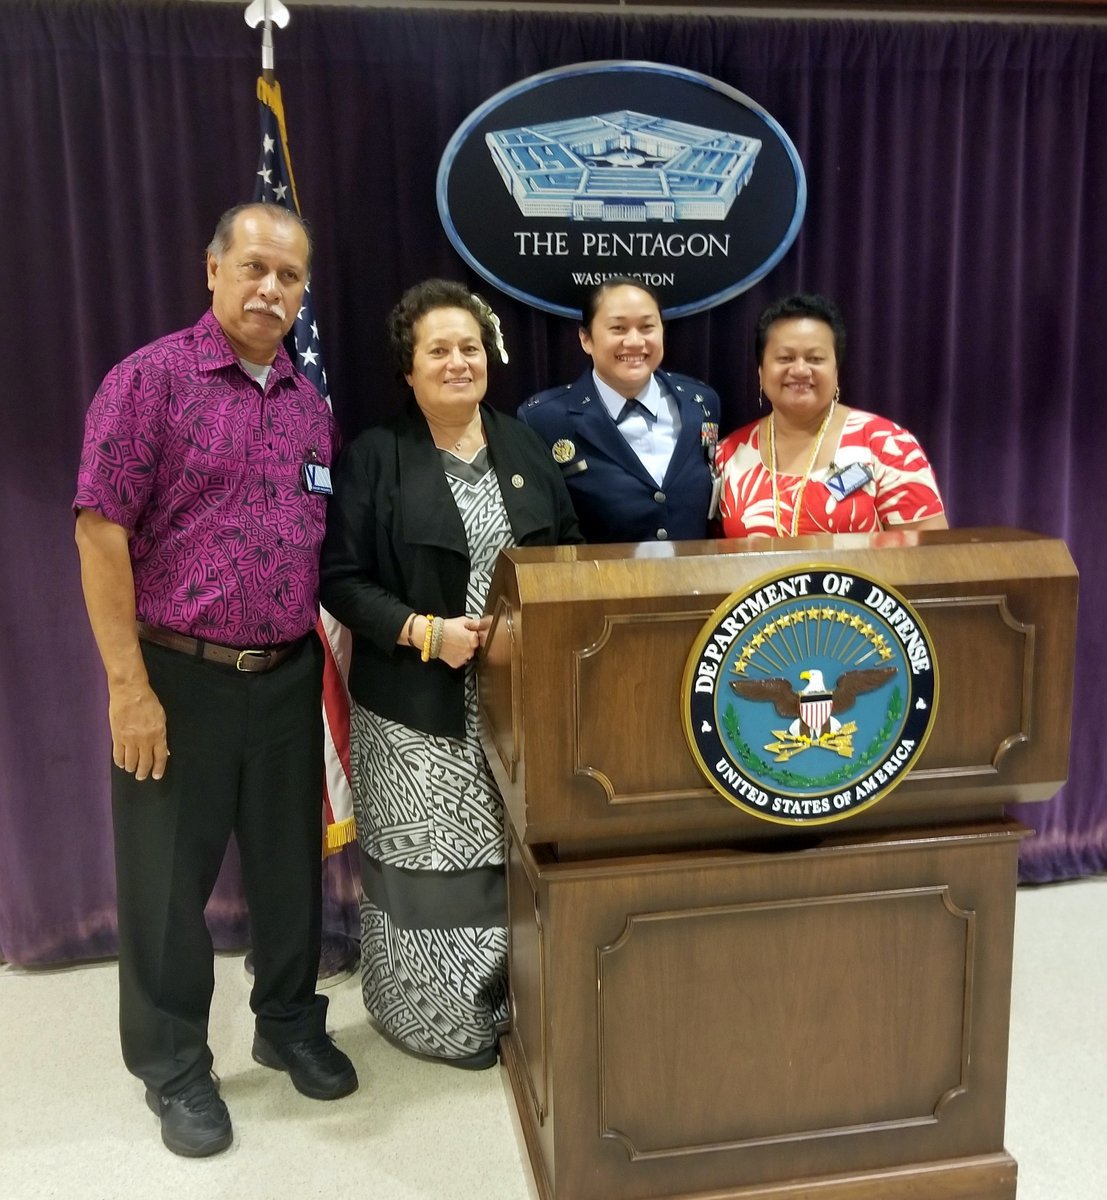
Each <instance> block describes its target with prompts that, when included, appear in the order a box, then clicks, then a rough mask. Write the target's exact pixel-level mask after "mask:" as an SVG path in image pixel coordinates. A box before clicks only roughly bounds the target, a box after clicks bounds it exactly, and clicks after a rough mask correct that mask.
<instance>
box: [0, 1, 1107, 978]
mask: <svg viewBox="0 0 1107 1200" xmlns="http://www.w3.org/2000/svg"><path fill="white" fill-rule="evenodd" d="M276 42H277V76H278V78H279V79H280V81H281V84H282V88H283V91H284V98H285V106H286V110H287V116H288V122H289V135H290V139H291V150H292V160H293V166H294V169H295V171H296V177H297V184H298V189H299V194H300V201H301V204H302V206H303V209H304V211H305V214H306V215H307V216H308V217H309V219H311V221H312V222H313V224H314V226H315V229H316V232H317V235H318V252H317V258H316V271H315V281H314V285H313V291H314V295H315V300H316V306H317V312H318V314H319V317H320V321H321V325H322V330H323V336H324V339H325V344H326V348H327V356H328V361H329V364H330V382H331V387H332V395H333V396H334V400H335V407H336V411H337V412H338V415H339V418H340V420H341V422H342V424H343V426H344V428H345V430H346V432H347V434H348V435H352V434H353V433H355V432H356V431H357V430H358V429H360V428H361V427H363V426H365V425H367V424H369V423H372V422H374V421H377V420H379V419H380V418H382V417H383V416H385V415H387V414H388V413H389V412H390V411H391V410H392V409H393V408H394V407H395V406H396V405H397V403H398V402H399V394H398V392H397V390H396V387H395V385H394V384H393V383H392V381H391V379H390V378H389V373H388V369H387V365H386V363H385V361H384V355H383V351H382V340H383V339H382V335H381V331H382V328H383V320H384V315H385V313H386V312H387V310H388V308H389V307H390V306H391V304H392V303H394V301H395V299H396V298H397V297H398V295H399V293H400V291H401V290H402V289H403V288H404V287H405V286H406V285H408V284H409V283H411V282H413V281H415V280H417V279H419V278H422V277H424V276H426V275H429V274H446V275H453V276H455V277H465V275H466V272H465V270H464V269H463V267H462V264H461V262H460V260H459V259H458V258H457V257H456V255H455V254H454V252H453V250H452V249H451V248H450V246H449V243H448V241H447V239H446V237H445V235H444V233H443V232H442V230H441V227H440V225H439V221H438V217H437V211H436V208H435V199H434V180H435V172H436V169H437V163H438V157H439V155H440V154H441V151H442V149H443V147H444V145H445V143H446V141H447V139H448V138H449V136H450V134H451V133H452V132H453V131H454V129H455V128H456V127H457V125H458V124H459V123H460V122H461V120H462V119H463V118H464V117H465V116H466V115H467V114H468V113H469V112H470V111H472V109H474V108H475V107H476V106H477V105H478V104H479V103H481V102H482V101H483V100H485V99H486V98H487V97H488V96H490V95H492V94H493V93H494V92H496V91H498V90H499V89H500V88H503V87H506V86H507V85H509V84H511V83H514V82H516V81H517V80H519V79H521V78H524V77H525V76H528V75H531V74H534V73H536V72H538V71H542V70H547V69H550V68H553V67H556V66H560V65H564V64H568V63H572V62H578V61H584V60H600V59H610V58H629V59H642V60H650V61H655V62H665V63H671V64H674V65H677V66H682V67H687V68H690V69H692V70H697V71H701V72H703V73H705V74H707V75H710V76H713V77H715V78H717V79H720V80H723V81H724V82H726V83H728V84H730V85H732V86H734V87H736V88H738V89H739V90H740V91H742V92H745V93H746V94H747V95H749V96H750V97H752V98H753V99H755V100H756V101H757V102H758V103H760V104H762V105H763V106H764V107H765V108H766V109H767V110H768V111H769V112H770V113H772V115H773V116H774V117H776V119H777V120H778V121H780V123H781V124H782V125H783V127H784V128H785V129H786V130H787V131H788V132H789V134H790V135H791V137H792V138H793V140H794V141H795V142H796V145H797V147H798V149H799V152H800V155H801V157H802V159H803V162H804V165H805V169H806V172H807V181H808V188H809V200H808V207H807V216H806V219H805V222H804V226H803V230H802V233H801V235H800V237H799V239H798V241H797V242H796V244H795V246H794V247H793V248H792V250H791V251H790V252H789V253H788V254H787V255H786V256H785V258H784V260H783V262H782V263H781V264H780V265H779V266H778V267H777V268H776V269H775V270H774V271H773V272H772V273H771V274H770V275H769V276H768V277H767V278H766V279H765V280H763V281H762V282H761V283H760V284H759V285H758V286H757V287H756V288H754V289H753V290H751V291H750V292H748V293H747V294H745V295H744V296H741V297H739V298H737V299H735V300H733V301H731V302H730V303H728V304H726V305H724V306H722V307H721V308H719V309H716V310H714V311H713V312H711V313H710V314H704V315H702V316H698V317H690V318H686V319H685V320H683V321H680V322H677V323H674V324H673V325H672V326H671V327H670V328H669V330H668V339H669V346H668V350H667V355H666V361H667V363H668V364H669V365H671V366H674V367H677V368H679V369H681V370H685V371H689V372H691V373H693V374H696V375H699V376H700V377H702V378H705V379H708V380H709V381H710V382H711V383H712V384H713V385H714V386H715V387H716V388H717V389H718V391H719V392H720V394H721V395H722V397H723V401H724V427H726V428H732V427H733V426H735V425H736V424H738V423H739V422H742V421H745V420H748V419H750V418H751V416H752V413H753V411H754V397H755V395H756V387H755V371H754V364H753V361H752V353H751V350H750V341H751V327H752V322H753V319H754V317H755V316H756V313H757V312H758V311H759V310H760V308H761V307H762V306H763V305H764V304H765V303H766V302H767V301H768V300H770V299H772V298H773V297H775V296H777V295H779V294H782V293H784V292H786V291H789V290H792V289H794V288H797V287H802V288H804V289H807V290H821V291H825V292H827V293H829V294H831V295H833V296H835V297H836V298H837V299H838V300H839V302H840V303H841V305H842V307H843V309H844V311H845V314H846V317H847V321H848V323H849V327H850V353H849V358H848V362H847V363H846V366H845V371H844V373H843V381H842V391H843V397H844V398H845V399H846V400H847V401H848V402H852V403H854V404H857V405H860V406H862V407H866V408H872V409H876V410H878V411H881V412H884V413H887V414H888V415H890V416H893V417H895V418H896V419H898V420H901V421H902V422H903V423H904V424H906V425H908V426H909V427H910V428H911V429H912V430H913V431H914V432H915V433H916V434H917V435H918V436H919V438H920V439H921V440H922V442H923V444H924V445H925V446H926V447H927V449H928V450H929V452H930V454H931V457H932V459H933V460H934V463H935V465H936V468H937V470H938V474H939V478H940V480H941V481H942V484H943V487H944V491H945V494H946V497H947V500H948V503H949V507H950V510H951V518H952V520H953V522H954V523H955V524H957V525H962V526H965V525H1014V526H1021V527H1024V528H1030V529H1035V530H1039V531H1042V532H1046V533H1050V534H1054V535H1057V536H1060V537H1063V538H1065V539H1066V541H1067V542H1068V545H1069V546H1070V548H1071V550H1072V553H1073V556H1074V558H1075V559H1076V562H1077V565H1078V566H1079V568H1080V570H1081V574H1082V580H1083V588H1082V599H1081V612H1080V624H1079V664H1078V669H1077V694H1078V697H1084V696H1086V695H1089V694H1091V693H1089V692H1088V688H1089V687H1094V679H1095V673H1096V671H1097V664H1101V663H1103V662H1104V649H1105V647H1104V642H1105V640H1107V639H1105V635H1104V633H1103V629H1104V627H1105V624H1107V622H1105V620H1104V613H1103V611H1102V610H1103V608H1104V604H1103V601H1102V600H1101V599H1100V596H1099V592H1098V584H1099V581H1100V580H1102V579H1103V578H1104V574H1105V572H1104V565H1105V564H1104V550H1103V538H1102V537H1101V534H1100V530H1101V529H1102V528H1103V526H1104V524H1107V501H1105V500H1104V499H1103V498H1101V497H1100V496H1099V495H1098V494H1097V492H1096V490H1095V489H1096V487H1097V483H1096V479H1097V474H1098V470H1099V469H1100V467H1099V455H1100V454H1101V453H1103V451H1104V449H1105V447H1107V406H1104V405H1103V404H1101V403H1100V401H1099V398H1100V392H1101V390H1102V382H1103V380H1104V379H1105V378H1107V338H1105V337H1102V336H1100V335H1097V334H1096V333H1095V320H1096V317H1095V313H1096V312H1097V311H1098V301H1099V291H1100V288H1101V285H1102V281H1103V279H1104V278H1105V277H1107V253H1105V252H1107V222H1104V220H1103V219H1102V216H1101V214H1100V213H1099V211H1098V208H1097V207H1094V205H1093V198H1094V197H1096V196H1099V195H1101V194H1105V193H1107V138H1104V136H1103V129H1102V127H1103V124H1104V120H1105V119H1107V29H1105V28H1104V27H1103V26H1102V25H1095V24H1087V25H1063V26H1062V25H1057V26H1051V25H1048V24H1025V25H1023V24H997V23H991V22H972V21H959V22H948V23H947V22H903V23H900V22H882V21H867V20H860V19H859V20H790V21H786V20H763V19H758V20H752V19H744V18H740V17H730V16H712V17H701V16H668V15H659V16H622V15H619V14H602V15H601V14H583V13H582V14H566V13H542V12H535V13H530V12H527V13H521V12H463V13H453V12H448V13H445V12H441V11H429V10H415V11H404V10H390V11H389V10H377V9H349V8H344V9H317V8H304V7H301V8H296V9H295V10H294V12H293V21H292V24H291V25H290V27H289V28H288V29H287V30H286V31H283V32H281V31H278V32H277V34H276ZM258 63H259V51H258V37H257V34H256V33H255V32H253V31H251V30H250V29H248V28H247V27H246V25H245V23H244V22H243V19H242V8H241V7H240V6H238V5H226V4H212V5H200V4H191V3H190V4H185V3H180V2H174V3H150V2H144V3H141V4H138V3H104V2H95V0H72V2H70V3H64V4H62V3H53V4H52V3H45V2H38V3H36V2H34V0H6V3H5V4H4V5H3V7H2V9H0V111H2V112H3V113H4V114H5V120H4V121H3V122H2V123H0V163H3V164H4V182H3V185H2V186H0V228H2V229H3V230H4V231H5V233H6V235H7V236H6V237H5V238H4V239H3V242H2V243H0V278H3V279H4V280H5V281H6V282H7V284H8V287H7V294H8V299H7V302H6V305H5V313H4V318H3V320H2V321H0V361H3V362H4V364H5V365H6V368H7V375H8V383H7V384H6V385H5V387H4V392H5V394H4V399H3V410H2V411H3V422H4V424H3V428H4V439H3V442H4V446H5V449H6V455H5V463H4V469H3V471H2V472H0V496H2V498H3V514H4V520H3V522H2V525H0V564H2V565H0V572H2V586H0V622H2V631H3V637H2V638H0V681H2V692H0V697H2V698H0V789H2V790H0V955H2V956H3V957H5V958H7V959H9V960H11V961H16V962H50V961H58V960H62V959H67V958H75V957H89V956H96V955H104V954H110V953H112V952H113V950H114V937H115V933H114V884H113V881H112V848H111V833H110V815H109V809H108V782H107V767H108V751H109V746H108V739H107V722H106V714H105V711H104V710H105V703H106V692H105V688H104V684H103V680H102V672H101V668H100V665H99V661H98V659H97V657H96V653H95V648H94V645H93V642H92V638H91V635H90V633H89V630H88V625H87V622H86V620H85V616H84V609H83V605H82V603H81V596H80V587H79V579H78V570H77V558H76V553H75V550H74V548H73V544H72V526H73V522H72V516H71V514H70V508H69V505H70V501H71V499H72V495H73V485H74V475H75V469H76V463H77V455H78V450H79V445H80V438H81V429H82V421H83V414H84V410H85V408H86V407H87V404H88V401H89V399H90V398H91V395H92V393H93V391H94V390H95V388H96V386H97V384H98V382H99V380H100V378H101V377H102V375H103V374H104V373H105V372H106V371H107V370H108V368H109V367H111V365H112V364H113V363H114V362H116V361H117V360H118V359H120V358H121V357H123V356H124V355H125V354H127V353H128V352H129V351H131V350H132V349H134V348H136V347H137V346H139V345H141V344H143V343H145V342H147V341H149V340H151V339H153V338H155V337H157V336H159V335H160V334H162V333H166V332H168V331H170V330H172V329H177V328H180V327H182V326H184V325H187V324H190V323H191V322H192V321H194V320H195V318H196V317H197V316H198V315H199V313H200V311H201V310H202V309H203V308H204V307H205V306H206V305H207V303H208V293H207V291H206V288H205V285H204V276H203V269H202V257H201V256H202V248H203V246H204V244H205V243H206V241H207V239H208V237H209V236H210V233H211V230H212V228H213V227H214V224H215V220H216V217H217V216H218V214H219V213H220V212H221V211H222V210H223V209H224V208H225V207H227V206H229V205H230V204H232V203H236V202H238V201H240V200H242V199H248V198H249V197H250V196H251V195H252V193H253V172H254V168H255V164H256V157H257V139H258V131H257V113H256V103H255V99H254V80H255V78H256V76H257V73H258ZM472 282H474V283H475V282H478V281H477V280H475V279H473V280H472ZM497 307H498V309H499V311H500V312H501V315H502V318H503V324H504V330H505V336H506V338H507V341H508V344H509V346H510V347H511V349H512V357H511V364H510V367H508V368H504V369H502V370H501V371H500V372H499V374H498V375H495V376H494V377H493V380H492V389H491V390H492V399H493V402H495V403H496V404H498V405H499V406H500V407H502V408H504V409H506V410H509V411H511V410H513V409H514V407H515V405H516V404H517V403H518V401H519V400H520V399H522V398H524V397H525V396H526V395H528V394H529V393H530V392H532V391H534V390H536V389H538V388H539V387H542V386H546V385H547V384H549V383H550V382H554V381H558V380H568V379H570V378H573V377H575V375H576V374H577V373H578V372H579V370H580V368H581V366H582V359H581V356H580V350H579V346H578V345H577V341H576V334H575V330H574V329H573V327H572V323H571V322H569V321H563V320H560V319H558V318H554V317H550V316H547V315H545V314H542V313H538V312H535V311H533V310H530V309H528V308H526V307H524V306H523V305H521V304H517V303H515V302H513V301H511V300H508V299H506V298H501V300H500V301H499V302H498V303H497ZM16 375H19V376H20V377H21V378H22V379H23V383H21V384H18V383H15V382H13V381H14V379H15V376H16ZM1076 712H1077V715H1076V724H1075V727H1074V730H1073V748H1072V759H1071V771H1070V779H1069V783H1068V784H1067V785H1066V787H1065V788H1064V790H1063V792H1062V793H1061V795H1060V796H1058V797H1057V798H1056V799H1055V800H1053V801H1052V802H1050V803H1049V804H1046V805H1038V806H1027V807H1026V808H1025V809H1023V810H1020V811H1019V813H1018V816H1019V817H1020V818H1021V819H1023V820H1024V821H1027V822H1028V823H1030V824H1032V825H1034V826H1035V828H1036V829H1037V830H1038V836H1037V837H1035V838H1033V839H1031V840H1030V841H1028V842H1027V843H1026V845H1025V850H1024V854H1023V860H1022V869H1023V875H1024V878H1026V879H1028V880H1035V881H1039V880H1049V879H1057V878H1063V877H1066V876H1072V875H1079V874H1085V873H1090V872H1095V871H1102V870H1104V869H1107V807H1105V805H1104V803H1103V799H1102V797H1103V792H1104V786H1103V785H1104V773H1105V769H1107V756H1105V754H1104V750H1103V744H1102V738H1101V735H1100V732H1099V730H1098V720H1097V719H1096V717H1095V707H1094V704H1092V705H1085V704H1080V703H1079V702H1078V704H1077V710H1076ZM347 859H348V856H341V857H340V858H339V860H338V864H337V867H333V866H332V868H331V870H330V873H329V884H328V897H329V903H328V923H329V924H330V925H331V927H332V928H337V929H339V930H340V931H348V930H350V929H351V928H352V927H353V926H354V925H356V913H355V912H354V910H353V898H352V897H353V893H352V883H351V879H352V874H351V872H350V870H349V863H348V861H347ZM210 916H211V922H212V927H213V930H214V931H215V934H216V938H217V941H218V943H219V944H220V945H233V944H241V943H242V941H243V940H244V938H245V936H246V934H245V914H244V911H243V906H242V902H241V899H240V896H239V888H238V879H237V871H236V864H235V863H234V862H233V861H232V862H230V863H229V864H228V867H227V870H226V871H225V873H224V878H223V880H222V881H221V883H220V886H219V888H218V890H217V894H216V896H215V898H214V899H213V904H212V909H211V913H210Z"/></svg>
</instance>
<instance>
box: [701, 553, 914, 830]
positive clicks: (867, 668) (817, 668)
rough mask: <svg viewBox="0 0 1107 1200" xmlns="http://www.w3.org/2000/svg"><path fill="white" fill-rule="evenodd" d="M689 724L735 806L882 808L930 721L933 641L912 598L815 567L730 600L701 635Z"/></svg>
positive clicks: (816, 818) (707, 768)
mask: <svg viewBox="0 0 1107 1200" xmlns="http://www.w3.org/2000/svg"><path fill="white" fill-rule="evenodd" d="M681 697H682V718H683V721H684V732H685V736H686V737H687V739H688V745H689V748H690V749H691V752H692V756H693V758H694V759H695V760H696V763H697V765H698V766H699V768H700V770H701V771H702V772H703V773H704V775H705V776H706V777H707V779H708V780H709V781H710V783H711V785H712V786H713V787H714V788H715V789H716V790H717V791H719V792H720V793H721V794H722V795H723V796H725V797H726V799H727V800H729V801H730V802H731V803H732V804H735V805H737V806H738V807H739V808H742V809H744V810H745V811H747V812H749V813H752V814H753V815H754V816H757V817H761V818H763V819H764V820H767V821H776V822H779V823H781V824H787V825H818V824H824V823H826V822H828V821H839V820H842V819H844V818H846V817H849V816H851V815H852V814H854V813H856V812H859V811H861V810H862V809H865V808H868V807H869V806H870V805H872V804H875V803H876V802H877V800H879V799H880V798H881V797H883V796H885V795H887V793H888V792H890V791H891V790H892V789H893V788H894V787H895V786H896V785H897V784H898V783H899V782H900V781H901V780H902V779H903V777H904V775H905V774H906V773H907V771H908V770H909V769H910V768H911V766H912V765H913V764H914V763H915V761H916V760H917V759H918V757H919V755H920V754H921V753H922V750H923V747H924V746H925V745H926V740H927V738H928V737H929V736H930V730H931V728H932V726H933V723H934V714H935V711H936V705H937V699H938V670H937V663H936V660H935V656H934V647H933V644H932V643H931V640H930V636H929V634H928V633H927V631H926V628H925V626H924V625H923V623H922V621H921V620H920V619H919V616H918V614H917V613H916V612H915V611H914V610H913V609H912V608H911V606H910V604H908V602H907V601H906V600H905V599H904V598H903V597H902V596H900V595H899V594H898V593H897V592H895V591H893V590H892V589H891V588H890V587H888V585H887V584H885V583H882V582H880V581H879V580H877V579H873V578H871V577H869V576H867V575H863V574H861V573H860V572H858V571H849V570H843V569H840V568H837V567H829V566H812V567H805V568H802V569H801V570H798V571H796V570H791V571H787V572H781V573H778V574H774V575H772V576H769V577H766V578H764V579H762V580H760V581H758V582H757V583H755V584H754V585H752V586H751V587H749V588H746V589H744V590H743V591H740V592H736V593H734V594H733V595H731V596H728V597H727V598H726V600H724V601H723V603H722V604H721V605H720V606H719V607H718V608H717V609H716V610H715V612H714V613H713V614H712V615H711V617H710V619H709V620H708V621H707V623H706V624H705V625H704V627H703V629H702V630H701V631H700V633H699V635H698V636H697V638H696V642H695V644H694V646H693V648H692V653H691V654H690V655H689V658H688V662H687V664H686V666H685V670H684V682H683V686H682V689H681Z"/></svg>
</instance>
